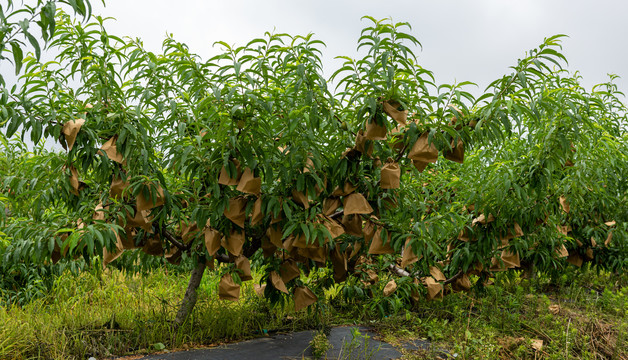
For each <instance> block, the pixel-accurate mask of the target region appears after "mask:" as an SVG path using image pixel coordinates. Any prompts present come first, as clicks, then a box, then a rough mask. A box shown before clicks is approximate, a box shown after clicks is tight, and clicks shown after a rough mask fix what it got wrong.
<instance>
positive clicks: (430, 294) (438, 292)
mask: <svg viewBox="0 0 628 360" xmlns="http://www.w3.org/2000/svg"><path fill="white" fill-rule="evenodd" d="M425 286H426V287H427V299H428V300H434V299H437V298H440V299H442V298H443V284H441V283H439V282H438V281H436V280H435V279H434V278H433V277H431V276H428V277H426V278H425Z"/></svg>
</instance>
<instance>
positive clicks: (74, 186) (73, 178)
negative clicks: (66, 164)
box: [69, 166, 79, 196]
mask: <svg viewBox="0 0 628 360" xmlns="http://www.w3.org/2000/svg"><path fill="white" fill-rule="evenodd" d="M69 178H70V192H71V193H72V194H74V195H76V196H78V195H79V178H78V171H76V168H75V167H74V166H70V176H69Z"/></svg>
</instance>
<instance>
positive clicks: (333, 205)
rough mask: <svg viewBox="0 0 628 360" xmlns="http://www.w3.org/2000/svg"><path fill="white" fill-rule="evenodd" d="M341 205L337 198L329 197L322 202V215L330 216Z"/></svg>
mask: <svg viewBox="0 0 628 360" xmlns="http://www.w3.org/2000/svg"><path fill="white" fill-rule="evenodd" d="M341 205H342V201H340V199H339V198H337V197H329V198H327V199H325V200H323V215H327V216H329V215H331V214H333V213H334V212H336V210H338V208H339V207H340V206H341Z"/></svg>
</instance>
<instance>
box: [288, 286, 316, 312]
mask: <svg viewBox="0 0 628 360" xmlns="http://www.w3.org/2000/svg"><path fill="white" fill-rule="evenodd" d="M316 301H318V298H317V297H316V295H314V293H313V292H312V290H310V289H308V288H306V287H305V286H299V287H297V288H295V289H294V311H299V310H301V309H303V308H306V307H308V306H310V305H312V304H314V303H316Z"/></svg>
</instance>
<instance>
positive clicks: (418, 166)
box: [412, 160, 430, 172]
mask: <svg viewBox="0 0 628 360" xmlns="http://www.w3.org/2000/svg"><path fill="white" fill-rule="evenodd" d="M429 164H430V163H428V162H423V161H421V160H412V165H414V167H415V168H416V169H417V170H419V172H423V170H425V168H426V167H427V165H429Z"/></svg>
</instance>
